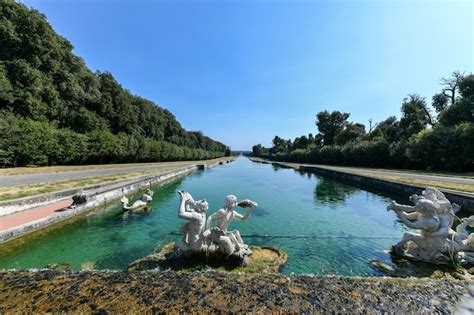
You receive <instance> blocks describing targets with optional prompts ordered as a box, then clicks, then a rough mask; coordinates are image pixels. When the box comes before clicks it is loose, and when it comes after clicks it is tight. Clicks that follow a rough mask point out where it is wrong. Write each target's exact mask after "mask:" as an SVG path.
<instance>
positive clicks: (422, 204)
mask: <svg viewBox="0 0 474 315" xmlns="http://www.w3.org/2000/svg"><path fill="white" fill-rule="evenodd" d="M415 209H416V211H417V212H420V213H421V214H423V215H424V217H435V216H436V215H437V211H436V206H435V204H434V203H433V201H431V200H429V199H420V200H418V202H417V203H416V206H415Z"/></svg>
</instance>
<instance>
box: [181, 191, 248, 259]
mask: <svg viewBox="0 0 474 315" xmlns="http://www.w3.org/2000/svg"><path fill="white" fill-rule="evenodd" d="M178 194H179V196H180V198H181V201H180V204H179V207H178V217H180V218H182V219H185V220H187V221H188V222H187V223H186V224H185V225H183V226H182V227H181V228H180V232H182V233H183V234H184V235H183V238H181V239H180V240H177V241H176V242H175V245H174V251H173V256H174V257H175V258H179V257H183V256H189V255H191V254H196V253H203V254H206V255H209V254H222V255H223V256H224V257H226V258H229V257H231V256H232V257H235V258H238V259H240V260H246V258H247V257H248V256H250V255H251V253H252V252H251V250H250V248H249V246H248V245H247V244H245V243H244V241H243V240H242V237H241V236H240V232H239V231H238V230H228V226H229V224H230V223H231V222H232V221H233V220H234V219H236V220H240V221H247V220H248V219H250V217H251V215H252V210H253V207H255V206H257V203H256V202H254V201H251V200H249V199H245V200H242V201H240V202H238V201H237V197H235V196H234V195H228V196H227V197H226V198H225V201H224V207H222V208H221V209H219V210H218V211H217V212H215V213H213V214H212V215H210V216H209V217H207V218H206V212H207V210H208V209H209V204H208V202H207V201H206V200H205V199H203V200H197V201H195V200H194V199H193V197H192V196H191V194H190V193H188V192H185V191H178ZM237 207H241V208H245V209H246V213H245V214H244V215H242V214H240V213H239V212H237V211H236V208H237ZM214 222H215V226H214V227H213V223H214Z"/></svg>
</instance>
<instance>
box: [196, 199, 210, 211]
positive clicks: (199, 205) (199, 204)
mask: <svg viewBox="0 0 474 315" xmlns="http://www.w3.org/2000/svg"><path fill="white" fill-rule="evenodd" d="M193 209H194V210H195V211H196V212H199V213H204V212H206V211H207V210H208V209H209V203H208V202H207V200H206V199H202V200H198V201H195V202H194V205H193Z"/></svg>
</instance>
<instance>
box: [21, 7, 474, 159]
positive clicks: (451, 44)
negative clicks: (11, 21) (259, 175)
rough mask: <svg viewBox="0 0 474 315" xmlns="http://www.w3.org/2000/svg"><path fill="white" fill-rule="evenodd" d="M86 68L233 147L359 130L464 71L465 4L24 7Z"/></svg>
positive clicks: (468, 35) (470, 40)
mask: <svg viewBox="0 0 474 315" xmlns="http://www.w3.org/2000/svg"><path fill="white" fill-rule="evenodd" d="M21 2H22V3H25V4H26V5H28V6H32V7H34V8H36V9H38V10H39V11H41V12H42V13H43V14H45V15H46V17H47V19H48V21H49V22H50V23H51V24H52V25H53V27H54V29H55V30H56V31H57V32H58V33H59V34H61V35H63V36H64V37H66V38H68V39H69V40H70V41H71V42H72V44H73V45H74V47H75V48H74V52H75V53H76V54H77V55H79V56H81V57H82V58H83V59H84V60H85V62H86V64H87V65H88V66H89V67H90V68H91V69H92V70H101V71H105V70H107V71H110V72H111V73H112V74H113V75H114V76H115V77H116V79H117V80H118V81H119V82H120V83H121V84H122V85H123V86H124V87H125V88H127V89H128V90H130V91H131V92H132V93H134V94H137V95H140V96H143V97H145V98H148V99H150V100H152V101H154V102H155V103H157V104H159V105H160V106H162V107H165V108H168V109H169V110H170V111H171V112H172V113H174V114H175V116H176V117H177V119H178V120H179V121H180V122H181V124H182V125H183V127H185V128H186V129H188V130H202V131H203V132H204V133H205V134H206V135H208V136H210V137H212V138H214V139H216V140H219V141H222V142H224V143H225V144H228V145H230V146H231V147H232V149H235V150H246V149H251V146H252V145H253V144H257V143H262V144H263V145H265V146H269V145H270V143H271V139H272V138H273V137H274V136H275V135H279V136H281V137H283V138H286V139H289V138H291V139H293V138H294V137H296V136H300V135H302V134H308V133H310V132H312V133H313V134H315V133H316V132H317V130H316V127H315V124H314V121H315V115H316V113H317V112H319V111H322V110H325V109H327V110H341V111H345V112H349V113H351V116H350V120H352V121H354V122H360V123H364V124H366V125H367V124H368V123H367V121H368V119H370V118H372V119H373V121H374V122H377V121H380V120H383V119H385V118H386V117H388V116H390V115H396V116H400V113H399V111H400V106H401V102H402V99H403V98H404V97H406V96H407V95H408V94H410V93H418V94H420V95H421V96H424V97H426V98H427V99H429V100H430V99H431V96H432V95H433V94H434V93H436V92H438V91H439V89H440V85H439V80H440V79H441V78H442V77H446V76H449V75H450V73H451V72H453V71H456V70H459V71H466V72H472V71H473V69H474V36H473V35H474V34H473V33H474V30H473V29H474V4H473V2H471V1H263V0H260V1H258V0H257V1H221V0H219V1H197V0H194V1H179V0H178V1H151V0H149V1H140V0H138V1H132V0H129V1H112V0H94V1H92V0H87V1H77V0H41V1H40V0H23V1H21Z"/></svg>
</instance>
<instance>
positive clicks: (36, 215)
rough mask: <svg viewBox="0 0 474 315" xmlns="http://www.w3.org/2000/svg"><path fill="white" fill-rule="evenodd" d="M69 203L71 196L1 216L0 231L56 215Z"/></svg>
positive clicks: (70, 202)
mask: <svg viewBox="0 0 474 315" xmlns="http://www.w3.org/2000/svg"><path fill="white" fill-rule="evenodd" d="M71 204H72V198H67V199H63V200H60V201H56V202H52V203H49V204H46V205H43V206H39V207H35V208H31V209H28V210H24V211H19V212H15V213H12V214H8V215H5V216H2V217H0V233H2V232H5V231H7V230H9V229H12V228H16V227H19V226H21V225H24V224H29V223H31V222H34V221H36V220H40V219H44V218H47V217H49V216H53V215H56V214H57V213H58V212H60V211H61V210H63V209H64V208H67V207H69V206H70V205H71Z"/></svg>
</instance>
